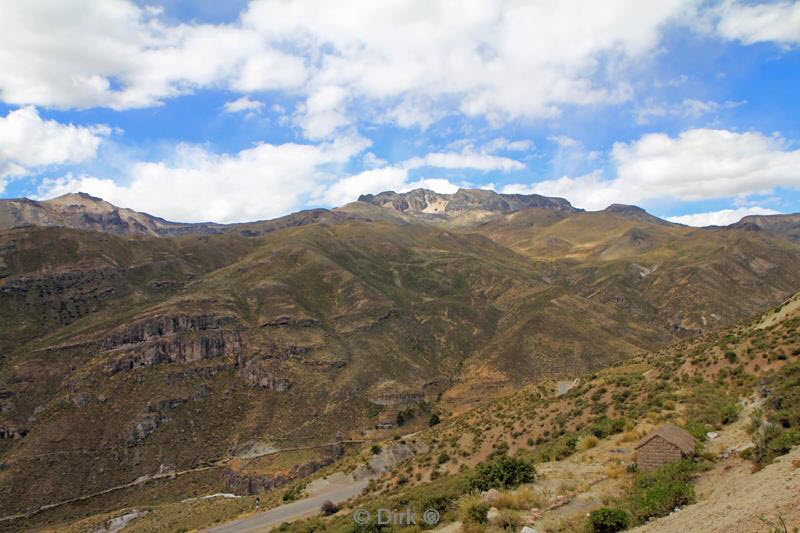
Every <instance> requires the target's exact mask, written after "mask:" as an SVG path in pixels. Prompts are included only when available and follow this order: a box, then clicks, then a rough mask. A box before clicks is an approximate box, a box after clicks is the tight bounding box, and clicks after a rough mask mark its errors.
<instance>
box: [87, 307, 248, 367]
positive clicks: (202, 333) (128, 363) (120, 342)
mask: <svg viewBox="0 0 800 533" xmlns="http://www.w3.org/2000/svg"><path fill="white" fill-rule="evenodd" d="M235 322H236V321H235V319H233V318H232V317H217V316H209V315H198V316H188V315H173V316H161V317H155V318H152V319H147V320H143V321H140V322H137V323H135V324H132V325H130V326H126V327H124V328H122V329H120V330H117V331H114V332H111V333H110V334H108V335H106V337H105V338H104V339H103V341H102V346H103V348H104V349H105V351H106V353H107V354H108V357H109V359H110V360H109V361H108V362H107V363H106V366H105V371H106V373H107V374H109V375H113V374H116V373H117V372H122V371H127V370H134V369H137V368H143V367H148V366H152V365H157V364H161V363H175V362H181V363H190V362H194V361H200V360H203V359H219V358H229V359H231V360H232V361H236V359H237V357H238V356H239V355H240V354H241V351H242V342H241V338H240V336H239V332H238V331H237V330H236V329H234V327H235ZM225 328H227V329H225Z"/></svg>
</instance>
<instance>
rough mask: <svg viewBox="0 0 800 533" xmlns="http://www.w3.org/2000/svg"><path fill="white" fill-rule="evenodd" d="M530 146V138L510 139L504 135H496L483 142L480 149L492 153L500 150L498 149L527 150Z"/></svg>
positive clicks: (531, 143) (531, 146) (507, 150)
mask: <svg viewBox="0 0 800 533" xmlns="http://www.w3.org/2000/svg"><path fill="white" fill-rule="evenodd" d="M532 148H533V141H531V140H527V139H523V140H519V141H510V140H508V139H506V138H505V137H498V138H497V139H492V140H491V141H489V142H487V143H486V144H484V145H483V147H482V149H481V151H482V152H485V153H487V154H493V153H495V152H500V151H505V152H527V151H528V150H530V149H532Z"/></svg>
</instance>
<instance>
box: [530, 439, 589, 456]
mask: <svg viewBox="0 0 800 533" xmlns="http://www.w3.org/2000/svg"><path fill="white" fill-rule="evenodd" d="M577 444H578V436H577V435H576V434H574V433H566V434H564V435H562V436H560V437H558V438H557V439H555V440H552V441H550V442H548V443H547V444H545V445H543V446H542V447H540V448H537V449H536V451H535V454H534V456H535V458H536V460H537V461H560V460H561V459H566V458H567V457H569V456H570V455H572V454H573V453H575V449H576V447H577Z"/></svg>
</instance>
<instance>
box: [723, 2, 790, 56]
mask: <svg viewBox="0 0 800 533" xmlns="http://www.w3.org/2000/svg"><path fill="white" fill-rule="evenodd" d="M716 13H717V14H718V16H719V20H718V22H717V25H716V31H717V32H718V33H719V34H720V35H721V36H723V37H726V38H728V39H736V40H739V41H741V42H742V43H744V44H755V43H760V42H773V43H778V44H781V45H784V46H790V45H797V44H798V43H800V2H771V3H754V4H750V3H748V4H745V3H743V2H732V1H730V0H728V1H725V2H723V3H722V4H721V5H720V6H719V7H718V8H717V10H716Z"/></svg>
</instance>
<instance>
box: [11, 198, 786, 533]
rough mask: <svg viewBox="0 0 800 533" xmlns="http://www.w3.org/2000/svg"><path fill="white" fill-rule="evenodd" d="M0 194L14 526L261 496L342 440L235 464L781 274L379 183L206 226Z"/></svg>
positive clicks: (482, 392)
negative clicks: (319, 202)
mask: <svg viewBox="0 0 800 533" xmlns="http://www.w3.org/2000/svg"><path fill="white" fill-rule="evenodd" d="M3 202H5V203H3V204H2V205H1V206H0V223H2V225H3V226H4V227H9V229H5V230H2V231H0V319H2V324H3V326H2V327H0V361H1V362H0V364H1V365H2V366H0V406H2V409H1V412H0V429H2V431H0V437H1V438H0V462H1V463H2V465H3V467H2V469H0V509H2V513H0V514H2V515H3V516H6V517H8V516H14V515H20V516H22V517H23V519H24V517H25V516H28V515H30V518H28V520H30V522H26V523H27V524H29V525H30V526H31V527H33V526H37V527H38V526H41V525H45V524H48V523H50V524H56V523H60V521H64V520H74V519H77V518H79V517H81V516H86V515H91V514H95V513H101V512H106V511H110V510H113V509H118V508H122V507H125V506H128V505H132V504H134V503H136V502H142V501H151V500H152V499H157V500H159V501H173V500H174V501H177V500H181V499H183V498H186V497H190V496H197V495H202V494H207V493H214V492H224V491H227V490H234V491H237V492H242V493H253V492H259V491H262V490H267V489H274V488H276V487H282V486H284V485H286V484H291V483H292V482H293V481H294V480H296V479H297V478H300V477H303V476H305V475H307V474H310V473H311V472H312V471H314V470H317V469H320V468H324V467H325V466H326V465H327V464H328V463H329V462H330V461H331V460H333V459H338V457H339V454H340V453H345V452H346V451H347V450H346V449H342V450H341V452H336V453H334V454H330V453H329V454H327V455H325V454H323V455H316V452H315V453H311V452H309V453H308V454H300V455H286V456H281V457H283V459H281V461H278V462H277V463H276V462H274V461H276V459H269V460H267V459H262V460H261V462H259V460H258V459H257V457H261V456H263V457H272V455H273V454H275V453H279V454H291V453H294V452H292V450H299V449H304V450H312V449H317V447H319V449H329V448H330V447H331V446H333V445H342V446H345V448H346V447H347V446H350V445H352V443H354V442H364V441H374V440H381V439H383V438H386V437H387V436H391V435H393V434H400V433H405V432H409V431H413V430H415V429H421V428H424V427H426V426H427V424H428V420H429V419H430V418H431V416H432V415H434V414H436V415H437V416H439V417H442V418H444V419H447V418H448V417H451V416H457V415H458V414H459V413H463V412H465V411H467V410H469V409H470V408H471V407H473V406H474V405H476V404H482V403H483V402H486V401H488V400H492V399H497V398H501V397H504V396H507V395H508V394H512V393H515V391H518V390H519V389H520V388H521V387H527V386H530V385H531V384H545V383H550V382H553V381H554V380H564V379H572V378H575V377H577V376H582V375H585V374H587V373H591V372H597V371H601V370H602V369H603V368H606V367H609V366H610V365H613V364H615V363H618V362H620V361H623V360H627V359H629V358H631V357H634V356H636V355H637V354H642V353H656V352H658V350H660V349H663V348H664V347H666V346H669V345H671V344H674V343H676V342H681V341H682V340H685V339H695V338H701V337H702V336H703V335H705V334H707V333H708V332H710V331H714V330H717V329H718V328H721V327H725V326H729V325H731V324H734V323H736V322H738V321H740V320H743V319H746V318H748V317H751V316H753V315H755V314H757V313H759V312H761V311H763V310H764V309H767V308H771V307H774V306H776V305H778V304H780V303H781V302H782V301H784V300H785V299H786V298H787V297H788V296H789V295H791V294H793V293H794V292H795V291H796V290H797V288H798V287H800V270H798V269H797V264H800V244H798V243H796V242H795V241H793V240H792V239H791V238H786V235H784V233H785V232H783V230H781V231H778V230H764V231H754V230H753V228H752V227H750V226H749V225H745V226H741V225H739V226H737V225H734V226H731V227H728V228H703V229H697V228H689V227H685V226H680V225H676V224H671V223H668V222H665V221H663V220H660V219H658V218H656V217H653V216H652V215H650V214H648V213H646V212H644V211H643V210H641V209H639V208H636V207H634V206H619V205H615V206H611V207H609V208H608V209H606V210H604V211H599V212H584V211H581V210H578V209H575V208H573V207H572V206H570V205H569V204H568V203H567V202H566V201H565V200H561V199H552V198H545V197H541V196H536V195H531V196H525V195H499V194H497V193H492V192H490V191H469V190H462V191H459V192H457V193H454V194H453V195H438V194H436V193H432V192H430V191H423V190H418V191H412V192H411V193H406V194H402V195H400V194H395V193H381V194H379V195H375V196H367V197H362V199H361V200H360V201H359V202H355V203H353V204H348V205H347V206H343V207H341V208H338V209H334V210H313V211H306V212H301V213H296V214H293V215H289V216H287V217H283V218H281V219H276V220H273V221H264V222H254V223H248V224H236V225H229V226H220V225H211V224H208V225H200V226H198V225H177V226H172V225H171V224H172V223H168V222H166V221H163V220H161V219H157V218H155V217H149V215H144V214H141V213H135V212H133V211H129V210H124V209H119V208H116V207H114V206H111V205H110V204H107V203H105V202H103V201H102V200H99V199H95V198H91V197H88V198H87V197H85V196H83V195H70V197H69V198H68V197H61V198H60V199H56V200H54V201H51V203H49V204H48V203H47V202H33V203H30V201H27V200H25V201H22V200H20V201H17V200H15V201H3ZM14 202H16V204H14ZM26 202H29V203H26ZM12 204H13V206H16V207H13V206H12ZM23 204H24V205H27V206H30V209H28V208H27V207H26V208H24V209H23V208H21V207H19V206H20V205H23ZM9 206H12V207H9ZM14 209H16V210H17V211H13V210H14ZM10 212H13V213H16V214H14V215H13V217H15V218H13V217H12V218H10V216H9V215H8V213H10ZM20 213H21V214H20ZM92 213H94V214H92ZM98 213H99V214H98ZM114 213H116V214H114ZM84 215H86V216H84ZM89 215H91V216H89ZM87 217H88V218H87ZM9 220H11V222H9ZM120 221H121V222H120ZM23 224H24V225H23ZM31 224H34V225H31ZM10 226H19V227H10ZM181 228H183V229H181ZM97 230H99V231H97ZM207 233H209V234H207ZM543 431H544V430H543ZM550 436H552V433H550V434H548V435H544V434H542V435H540V438H542V439H547V438H549V437H550ZM348 443H350V444H348ZM244 458H248V459H247V460H244ZM332 458H333V459H332ZM284 459H285V460H284ZM475 459H476V460H478V459H479V456H478V455H476V456H475ZM254 461H255V462H254ZM177 473H181V474H180V475H178V474H177ZM136 480H144V481H141V482H138V483H135V484H133V485H131V483H133V482H135V481H136ZM147 480H157V481H153V482H147ZM106 491H110V492H106ZM272 492H274V490H273V491H272ZM93 494H101V495H100V496H97V497H94V496H93V497H91V498H87V499H85V500H83V503H81V504H80V505H75V504H68V505H62V506H58V507H57V508H55V509H53V510H50V511H46V512H37V511H38V510H39V507H40V506H42V505H44V504H53V503H58V502H62V501H67V500H70V499H73V498H75V497H78V496H82V495H93ZM0 518H2V517H0ZM3 524H5V525H8V526H9V527H11V528H12V529H14V528H15V527H18V524H19V522H16V523H15V522H14V521H10V522H0V527H4V525H3Z"/></svg>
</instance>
